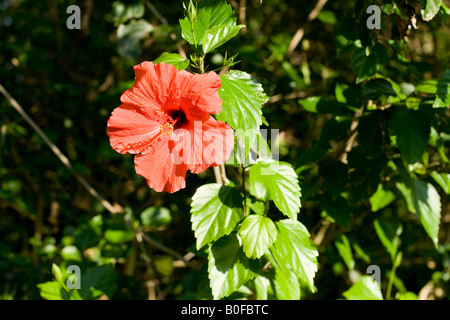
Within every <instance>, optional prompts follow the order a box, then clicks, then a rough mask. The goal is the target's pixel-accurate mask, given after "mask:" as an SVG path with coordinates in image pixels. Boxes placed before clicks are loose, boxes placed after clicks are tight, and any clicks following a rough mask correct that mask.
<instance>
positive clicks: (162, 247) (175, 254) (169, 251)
mask: <svg viewBox="0 0 450 320" xmlns="http://www.w3.org/2000/svg"><path fill="white" fill-rule="evenodd" d="M124 221H125V223H126V224H127V226H128V227H129V228H130V229H131V230H133V231H134V233H136V236H139V237H142V239H144V241H145V242H147V243H148V244H150V245H152V246H154V247H156V248H158V249H159V250H161V251H164V252H165V253H167V254H169V255H171V256H172V257H174V258H176V259H178V260H181V261H183V262H184V263H185V265H186V266H188V267H190V268H192V269H198V268H197V266H196V265H194V264H193V263H192V262H190V261H187V260H186V259H185V258H184V257H183V256H182V255H181V254H179V253H178V252H177V251H175V250H173V249H171V248H169V247H166V246H165V245H163V244H161V243H159V242H158V241H156V240H154V239H152V238H150V237H149V236H148V235H146V234H145V233H143V232H142V231H140V230H138V229H136V228H135V227H134V226H133V225H132V224H131V222H130V221H128V220H127V219H124ZM138 241H139V239H138Z"/></svg>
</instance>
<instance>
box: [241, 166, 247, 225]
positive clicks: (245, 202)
mask: <svg viewBox="0 0 450 320" xmlns="http://www.w3.org/2000/svg"><path fill="white" fill-rule="evenodd" d="M241 169H242V193H243V194H244V217H247V199H246V194H245V168H244V165H243V164H241Z"/></svg>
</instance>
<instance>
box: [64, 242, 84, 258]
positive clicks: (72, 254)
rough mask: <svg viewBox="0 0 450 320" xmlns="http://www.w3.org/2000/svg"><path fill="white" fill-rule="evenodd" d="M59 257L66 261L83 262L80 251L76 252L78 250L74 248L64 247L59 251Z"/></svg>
mask: <svg viewBox="0 0 450 320" xmlns="http://www.w3.org/2000/svg"><path fill="white" fill-rule="evenodd" d="M61 257H62V258H63V259H64V260H68V261H82V260H83V257H82V256H81V252H80V250H78V248H77V247H75V246H65V247H64V248H63V249H62V250H61Z"/></svg>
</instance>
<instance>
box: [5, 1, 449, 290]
mask: <svg viewBox="0 0 450 320" xmlns="http://www.w3.org/2000/svg"><path fill="white" fill-rule="evenodd" d="M325 2H326V1H325ZM382 2H383V1H362V0H359V1H347V0H345V1H328V2H326V3H325V6H324V7H323V9H322V10H320V11H319V12H318V14H317V16H316V17H314V19H308V15H309V14H310V12H311V11H313V10H314V8H315V5H316V2H315V1H294V0H263V1H262V4H260V1H259V0H240V1H238V0H236V1H229V3H230V4H231V5H232V6H233V7H234V9H235V11H236V12H237V15H238V22H239V23H240V24H245V25H246V26H247V27H246V28H244V29H242V30H241V32H240V34H239V36H237V37H235V38H234V39H232V40H231V41H229V42H227V43H226V44H225V46H223V47H222V48H220V50H215V51H214V52H213V54H211V55H209V56H208V57H207V59H208V60H207V61H206V63H205V65H208V66H209V69H215V68H218V67H220V66H221V65H222V61H223V59H224V54H225V50H227V52H228V57H229V56H231V55H233V54H234V53H237V52H239V55H238V56H237V58H236V60H240V63H239V64H238V65H237V66H238V67H239V69H240V70H245V71H246V72H248V73H252V74H254V75H255V76H257V77H258V78H260V79H262V80H261V81H263V83H264V85H265V89H266V91H267V93H268V94H270V96H271V99H270V100H269V102H268V103H267V104H266V105H265V106H264V109H263V111H264V116H265V117H266V119H267V122H268V123H270V128H269V129H279V130H280V133H281V134H280V142H279V143H280V145H279V150H280V160H282V161H286V162H288V163H291V164H294V165H295V169H296V172H297V174H298V175H299V179H300V186H301V188H302V210H301V213H300V215H299V220H300V221H301V222H302V223H304V224H305V225H306V226H307V227H308V230H310V232H311V234H312V236H313V239H314V241H315V242H316V244H318V250H319V257H318V259H319V271H318V273H317V275H316V278H315V285H316V288H317V291H316V293H314V294H308V293H306V292H305V294H304V295H303V296H302V298H305V299H341V298H344V296H343V294H342V293H343V292H344V291H346V290H347V289H348V288H349V287H350V286H351V285H352V284H353V283H355V282H356V281H357V280H358V279H359V277H360V276H361V275H365V274H366V269H367V267H368V266H369V265H378V266H379V267H380V269H381V289H382V292H383V294H385V293H386V292H387V290H389V292H392V293H390V296H391V298H416V297H417V296H418V295H419V296H420V295H421V294H422V297H425V298H430V297H431V298H436V299H448V298H449V297H450V290H448V287H449V278H450V271H449V270H450V241H449V240H450V211H449V208H450V204H449V203H448V199H447V194H448V193H449V190H448V189H449V188H450V183H449V180H448V179H449V175H448V174H449V172H450V170H449V168H450V165H449V159H448V155H449V145H450V142H449V141H450V136H449V135H450V126H449V119H450V112H449V109H448V108H445V107H444V108H432V107H431V105H430V104H429V103H427V97H429V96H427V94H429V93H433V90H434V93H435V91H436V89H435V88H436V82H437V79H440V78H441V77H442V75H443V73H444V71H445V70H446V69H450V51H449V50H448V48H450V36H449V35H450V24H449V22H450V15H449V14H450V10H448V9H447V7H450V3H449V2H448V1H444V2H443V3H444V4H446V5H447V6H446V7H445V8H444V7H442V8H441V12H440V13H439V14H438V15H437V16H436V17H435V18H434V19H433V20H431V21H429V22H427V23H426V22H424V21H422V19H421V18H420V14H418V15H417V25H418V28H417V29H414V28H409V29H408V28H407V27H406V28H405V21H407V22H409V21H408V17H406V16H405V11H395V9H394V6H393V5H394V4H397V2H400V3H403V1H394V2H392V1H384V4H385V5H384V6H383V10H384V11H383V20H382V29H381V30H368V29H367V28H366V27H365V22H366V17H368V15H367V14H366V13H365V9H366V8H367V6H368V5H369V4H372V3H377V4H380V5H381V4H382ZM413 2H414V1H413ZM70 4H77V5H79V6H80V8H81V12H82V15H81V18H82V19H81V29H80V30H68V29H67V28H66V20H67V18H68V17H69V14H67V13H66V8H67V7H68V6H69V5H70ZM397 7H398V6H397ZM411 8H414V7H411ZM416 10H417V9H416ZM182 17H183V6H182V2H181V1H150V0H146V1H111V2H109V1H95V2H94V1H93V0H80V1H63V0H47V1H31V0H1V1H0V30H1V32H0V44H1V46H0V82H1V84H2V85H3V86H4V87H5V88H6V89H7V90H8V91H9V92H10V93H11V95H12V96H13V97H15V99H17V100H18V102H19V103H20V104H21V105H22V106H23V108H24V109H25V110H26V111H27V113H28V114H29V115H30V116H31V117H32V118H33V119H34V121H36V123H37V124H38V125H39V126H40V127H41V128H42V129H43V131H45V133H46V134H47V135H48V136H49V138H50V139H51V140H52V142H53V143H54V144H56V145H57V146H58V147H59V148H60V149H61V150H62V152H63V153H64V154H66V155H67V156H68V157H69V158H70V160H71V161H72V163H73V165H74V169H75V171H76V172H77V173H79V174H80V175H82V176H84V177H85V178H86V180H87V181H88V182H89V184H91V185H92V186H93V187H94V188H95V189H96V190H97V191H98V192H99V193H100V194H101V195H103V196H104V197H105V198H106V199H108V200H109V201H111V202H112V203H114V204H117V205H118V206H122V207H123V208H124V212H125V213H124V214H116V215H111V214H109V213H108V212H107V211H105V209H104V208H103V207H102V205H101V203H99V202H98V201H97V200H95V199H94V198H92V197H91V196H90V194H89V193H88V192H87V191H86V190H85V189H84V188H83V187H82V186H81V185H80V184H79V182H78V181H77V180H76V179H75V178H74V176H73V175H72V174H71V173H70V172H69V171H68V170H67V169H66V168H65V167H64V166H63V165H62V164H61V163H60V162H59V160H58V158H56V157H55V156H54V154H53V153H52V152H51V150H50V149H49V148H48V147H47V146H46V145H45V144H44V142H43V141H42V139H41V138H40V137H39V136H38V135H37V134H36V133H35V132H34V131H33V130H32V129H31V128H30V127H29V126H28V125H27V123H26V122H25V121H24V120H23V119H22V118H21V116H20V115H19V114H18V113H17V112H16V111H15V110H14V109H13V108H12V107H11V106H10V105H9V103H8V102H7V100H5V99H1V100H0V130H1V136H0V238H1V239H2V240H1V242H0V297H1V298H2V299H41V295H40V294H39V290H38V287H37V284H40V283H44V282H47V281H52V279H54V276H53V275H52V264H56V265H58V266H59V267H60V268H61V269H62V270H66V268H67V266H69V265H71V264H77V265H79V266H80V267H81V270H82V273H84V274H86V273H88V272H90V274H89V277H87V278H89V281H93V283H97V284H98V283H100V282H102V281H103V282H102V283H103V284H102V285H100V286H99V287H97V288H96V289H97V291H96V292H95V294H94V293H92V292H91V293H90V295H89V294H88V293H86V296H85V298H99V297H105V296H104V295H106V296H108V298H110V299H147V298H152V299H182V298H210V297H211V293H210V289H209V287H208V281H207V280H208V279H207V273H206V272H205V270H204V268H205V265H203V268H200V269H198V270H197V269H195V268H188V267H185V266H184V265H183V264H180V263H179V261H177V260H176V259H174V258H173V257H172V256H169V255H167V254H166V253H164V252H162V251H160V250H158V249H156V248H155V247H152V246H149V245H148V244H144V248H143V247H142V245H143V244H142V243H141V242H139V241H137V239H136V237H135V233H134V232H133V231H132V230H130V229H129V228H128V227H127V226H126V225H125V224H124V223H123V216H124V215H126V216H127V218H129V219H130V220H132V221H133V224H134V226H136V227H139V228H140V229H142V230H143V231H144V232H146V233H148V234H149V236H151V237H152V238H153V239H155V240H157V241H159V242H160V243H163V244H164V245H165V246H167V247H169V248H172V249H173V250H175V251H177V252H179V253H181V254H183V255H184V254H186V253H187V252H194V253H196V254H197V255H196V256H195V257H194V258H193V260H192V261H193V262H194V263H195V264H196V265H198V266H200V267H201V266H202V264H203V263H204V261H205V257H204V256H202V255H201V253H199V252H196V250H195V245H194V244H195V239H194V235H193V232H192V230H191V223H190V213H189V212H190V199H191V197H192V195H193V194H194V192H195V190H196V189H197V188H198V187H199V186H201V185H203V184H205V183H209V182H213V181H214V174H213V171H212V169H209V170H207V171H206V172H204V173H202V174H199V175H192V174H188V176H187V187H186V189H183V190H181V191H179V192H177V193H175V194H167V193H157V192H154V191H153V190H151V189H149V188H148V186H147V184H146V182H145V180H144V179H143V178H141V177H140V176H139V175H136V173H135V171H134V163H133V160H132V157H131V156H129V155H120V154H118V153H116V152H115V151H114V150H113V149H112V148H111V147H110V145H109V140H108V137H107V135H106V122H107V120H108V118H109V115H110V112H111V111H112V110H113V109H114V108H115V107H117V106H118V105H119V104H120V99H119V98H120V95H121V94H122V93H123V92H124V91H125V90H126V89H128V88H130V87H131V85H132V84H133V81H134V72H133V68H132V67H133V66H134V65H135V64H137V63H139V62H141V61H145V60H149V61H153V60H155V59H156V58H158V57H159V56H160V55H161V54H162V53H163V52H177V53H180V54H182V55H187V56H189V54H190V53H192V52H189V46H187V45H186V42H185V40H183V39H182V38H181V32H180V26H179V23H178V20H179V19H180V18H182ZM407 25H408V23H406V26H407ZM299 28H302V29H301V30H300V31H303V32H304V35H303V37H302V38H301V41H299V42H298V43H296V42H295V37H294V35H295V34H296V33H297V31H298V30H299ZM355 43H356V44H355ZM296 44H297V45H296ZM293 45H296V46H295V47H293ZM355 45H356V46H357V45H360V47H361V50H362V54H363V56H364V58H362V60H358V59H357V55H358V54H359V53H360V52H359V51H358V49H355ZM368 47H370V48H371V50H372V51H371V53H370V55H368V56H367V55H365V52H364V48H368ZM361 61H363V62H361ZM360 62H361V63H362V64H363V65H362V66H361V63H360ZM192 71H195V70H192ZM375 73H377V74H378V75H380V76H379V77H378V78H377V79H378V82H377V79H375V78H376V77H375V78H373V77H372V76H374V75H375ZM356 75H358V76H359V78H362V79H363V78H366V80H362V81H360V82H358V81H355V80H357V79H356ZM381 75H382V76H384V77H386V78H389V81H392V82H388V81H387V80H382V79H383V78H382V77H381ZM369 77H372V78H370V79H371V81H367V79H368V78H369ZM374 79H375V80H374ZM432 79H435V81H434V82H433V81H432ZM427 80H429V82H426V81H427ZM383 81H384V82H383ZM386 82H388V83H392V85H390V86H389V85H388V86H386ZM430 83H431V84H430ZM427 84H429V85H430V86H431V92H427ZM419 85H421V86H422V87H420V90H422V91H420V90H419ZM433 86H434V89H433ZM397 88H399V91H397ZM392 90H394V91H395V92H394V94H393V93H392V92H391V91H392ZM400 93H402V94H404V95H405V99H406V96H408V97H410V98H408V99H409V101H408V100H405V99H403V100H402V101H398V102H401V103H403V104H404V105H406V106H407V107H408V108H407V110H416V111H417V112H421V113H420V114H421V115H422V116H423V117H424V118H426V119H428V121H429V123H431V126H432V127H433V129H431V134H430V138H429V139H428V136H427V137H426V141H428V145H427V146H426V152H425V153H423V154H422V153H420V154H419V159H418V161H417V162H416V161H414V162H416V163H415V164H414V163H413V165H411V164H410V166H409V167H407V169H408V170H409V171H412V172H414V174H417V175H418V176H419V177H420V181H426V182H427V183H430V184H432V185H433V186H434V187H435V188H436V190H437V192H438V193H439V196H440V201H441V223H440V232H439V234H438V245H437V246H436V247H435V246H434V245H433V241H432V240H431V239H430V237H429V236H428V235H427V233H426V232H425V230H424V228H423V226H422V225H421V223H420V221H419V219H418V217H417V215H415V214H412V213H411V212H410V211H411V210H409V209H410V208H409V207H408V203H407V201H405V197H404V196H403V193H402V192H401V183H402V179H401V178H399V176H400V173H399V172H400V171H401V168H400V169H399V167H401V163H400V164H399V162H398V161H397V162H396V159H397V158H396V157H395V154H398V150H397V149H396V148H393V147H392V146H391V140H390V138H392V137H391V136H392V135H391V136H390V135H388V130H387V129H386V128H387V126H388V119H389V118H390V117H391V116H392V114H393V113H394V111H393V110H392V109H393V108H392V109H390V108H389V107H386V106H388V105H390V104H391V103H390V100H388V97H389V96H394V95H400ZM415 98H417V99H415ZM414 99H415V100H414ZM369 101H371V102H369ZM405 101H406V102H405ZM370 103H372V106H373V105H378V106H385V107H386V108H384V109H383V108H378V109H377V107H375V108H373V109H372V111H374V110H375V111H376V112H366V111H367V110H369V109H370V106H371V105H370ZM392 104H394V103H392ZM361 106H364V107H365V109H362V111H364V113H359V114H358V112H360V111H361V110H360V108H361ZM367 108H369V109H367ZM355 115H356V116H355ZM403 125H407V124H403ZM355 126H356V127H355ZM356 129H357V130H358V135H357V136H356V138H355V137H352V135H353V134H354V132H355V130H356ZM350 139H351V140H350ZM349 141H350V142H352V143H353V144H352V143H350V144H349V143H348V142H349ZM272 147H273V146H272ZM380 150H381V151H382V152H380ZM400 152H401V153H404V152H403V151H402V150H400ZM404 156H405V154H404ZM414 156H415V155H414V154H412V155H411V157H414ZM408 162H409V161H408ZM227 173H228V174H229V175H233V174H235V175H238V171H236V172H234V171H233V168H231V169H230V170H229V171H228V172H227ZM445 179H447V180H445ZM380 183H382V184H383V186H384V189H383V187H379V186H380V185H381V184H380ZM399 183H400V186H399V185H398V184H399ZM380 188H381V190H380ZM446 188H447V189H446ZM377 190H378V191H379V192H378V191H377ZM376 193H377V196H374V195H375V194H376ZM271 210H274V212H275V213H276V209H275V208H271ZM399 252H401V256H402V258H401V259H400V260H401V261H396V257H397V258H398V256H399ZM397 260H398V259H397ZM396 262H398V264H397V263H396ZM109 264H112V265H113V266H114V268H111V269H108V270H107V271H104V270H103V271H98V270H102V269H96V268H107V267H108V265H109ZM86 281H88V280H86ZM105 283H106V284H105ZM389 287H390V288H389ZM247 289H248V291H245V290H244V289H243V290H242V292H238V293H236V294H235V295H234V296H231V297H230V298H239V297H241V296H249V295H250V297H251V298H252V297H254V295H253V294H252V293H251V292H252V290H253V288H252V287H251V284H249V288H247ZM427 290H428V291H427ZM249 292H250V293H249Z"/></svg>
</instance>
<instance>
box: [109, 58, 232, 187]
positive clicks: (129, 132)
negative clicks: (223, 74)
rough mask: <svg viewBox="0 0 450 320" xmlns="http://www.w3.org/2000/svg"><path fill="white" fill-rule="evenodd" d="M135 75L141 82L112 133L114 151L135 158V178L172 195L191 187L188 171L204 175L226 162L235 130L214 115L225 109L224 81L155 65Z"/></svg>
mask: <svg viewBox="0 0 450 320" xmlns="http://www.w3.org/2000/svg"><path fill="white" fill-rule="evenodd" d="M134 71H135V74H136V81H135V82H134V84H133V87H132V88H131V89H128V90H127V91H125V92H124V93H123V94H122V96H121V98H120V100H121V102H122V105H120V106H119V107H118V108H116V109H115V110H114V111H113V112H112V114H111V117H110V118H109V120H108V125H107V134H108V136H109V140H110V143H111V146H112V148H113V149H114V150H116V151H117V152H120V153H127V152H128V153H131V154H136V156H135V159H134V163H135V167H136V173H138V174H140V175H142V176H143V177H144V178H145V179H147V183H148V185H149V187H150V188H153V189H154V190H156V191H158V192H161V191H168V192H170V193H173V192H176V191H178V190H180V189H182V188H184V187H185V186H186V181H185V177H186V171H187V170H189V171H191V172H192V173H200V172H203V171H204V170H206V169H207V168H209V167H211V166H217V165H219V164H223V163H225V161H226V160H227V158H228V157H229V156H230V153H231V150H232V149H233V141H234V139H233V131H232V129H231V128H230V127H229V126H228V125H227V124H225V123H224V122H222V121H217V120H216V119H214V118H213V117H212V116H210V114H212V113H219V112H220V111H221V110H222V100H221V99H220V98H219V93H218V90H219V88H220V77H219V76H218V75H217V74H216V73H214V72H209V73H207V74H200V75H193V74H191V73H189V72H187V71H184V70H183V71H177V69H176V68H175V67H173V66H171V65H169V64H166V63H158V64H156V65H154V64H153V63H152V62H143V63H141V64H139V65H137V66H135V67H134Z"/></svg>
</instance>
